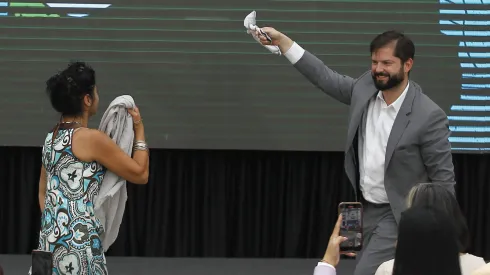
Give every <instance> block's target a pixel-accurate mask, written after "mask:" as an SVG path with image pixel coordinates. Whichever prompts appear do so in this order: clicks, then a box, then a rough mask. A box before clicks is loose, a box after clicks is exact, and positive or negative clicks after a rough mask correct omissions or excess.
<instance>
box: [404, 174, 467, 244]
mask: <svg viewBox="0 0 490 275" xmlns="http://www.w3.org/2000/svg"><path fill="white" fill-rule="evenodd" d="M408 206H409V207H413V206H425V207H430V208H435V207H437V208H440V209H441V210H442V211H444V212H446V213H447V214H448V215H449V216H451V217H452V218H453V222H454V225H455V227H456V234H457V236H458V247H459V252H461V253H464V252H466V250H467V249H468V246H469V243H470V230H469V229H468V224H467V223H466V219H465V217H464V215H463V213H462V212H461V208H460V207H459V203H458V200H457V199H456V196H454V194H453V193H451V192H450V191H449V190H448V189H447V188H445V187H444V186H442V185H440V184H437V183H420V184H418V185H416V186H415V187H414V188H412V190H411V191H410V194H409V195H408Z"/></svg>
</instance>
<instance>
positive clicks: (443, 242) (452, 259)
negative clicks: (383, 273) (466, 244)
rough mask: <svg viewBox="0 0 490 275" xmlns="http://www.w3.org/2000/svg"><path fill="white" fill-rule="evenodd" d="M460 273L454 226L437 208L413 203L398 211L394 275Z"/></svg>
mask: <svg viewBox="0 0 490 275" xmlns="http://www.w3.org/2000/svg"><path fill="white" fill-rule="evenodd" d="M415 274H416V275H434V274H444V275H461V266H460V262H459V249H458V242H457V239H456V229H455V228H454V223H453V222H452V221H451V217H450V216H449V215H448V214H447V213H445V212H444V211H442V210H440V209H438V208H428V207H418V206H417V207H412V208H409V209H407V210H406V211H404V212H403V213H402V215H401V219H400V224H399V226H398V242H397V246H396V252H395V262H394V266H393V275H415Z"/></svg>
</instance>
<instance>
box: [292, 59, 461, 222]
mask: <svg viewBox="0 0 490 275" xmlns="http://www.w3.org/2000/svg"><path fill="white" fill-rule="evenodd" d="M294 67H295V68H296V69H297V70H298V71H299V72H301V73H302V74H303V75H304V76H305V77H306V78H307V79H308V80H309V81H310V82H311V83H313V84H314V85H315V86H317V87H318V88H320V89H321V90H323V91H324V92H325V93H326V94H328V95H330V96H332V97H333V98H335V99H337V100H338V101H340V102H342V103H345V104H347V105H350V108H349V128H348V132H347V143H346V146H345V171H346V173H347V176H348V178H349V180H350V182H351V183H352V185H353V187H354V190H355V192H356V196H357V194H358V193H359V191H358V183H359V182H358V181H359V179H358V171H359V167H358V161H357V158H356V157H357V155H356V154H358V152H357V151H356V149H355V148H356V147H357V144H356V143H357V140H356V138H355V137H356V135H357V132H358V130H359V129H360V127H362V128H364V126H365V124H366V115H367V108H368V104H369V100H370V99H371V98H372V97H373V96H376V94H377V93H378V90H377V89H376V87H375V86H374V82H373V79H372V77H371V73H370V71H368V72H366V73H364V74H363V75H361V76H360V77H359V78H357V79H353V78H351V77H349V76H345V75H341V74H338V73H337V72H335V71H333V70H331V69H330V68H328V67H327V66H325V65H324V64H323V62H322V61H321V60H319V59H318V58H317V57H315V56H314V55H312V54H311V53H309V52H308V51H305V53H304V55H303V57H301V59H300V60H299V61H298V62H297V63H296V64H294ZM449 135H450V131H449V122H448V119H447V116H446V114H445V113H444V111H443V110H442V109H441V108H440V107H439V106H437V104H435V103H434V102H433V101H432V100H431V99H430V98H429V97H427V96H426V95H425V94H424V93H422V89H421V88H420V86H419V85H418V84H417V83H415V82H413V81H410V86H409V89H408V92H407V95H406V97H405V100H404V101H403V104H402V106H401V108H400V111H399V112H398V115H397V117H396V119H395V122H394V124H393V128H392V130H391V133H390V137H389V140H388V144H387V146H386V156H385V176H384V184H385V188H386V192H387V194H388V199H389V200H390V205H391V208H392V211H393V214H394V216H395V219H396V221H397V222H399V221H400V214H401V212H402V211H404V210H405V209H406V197H407V195H408V193H409V191H410V189H411V188H412V187H413V186H414V185H416V184H417V183H420V182H437V183H441V184H443V185H446V186H447V187H448V188H449V189H450V190H451V191H452V192H454V184H455V182H454V166H453V162H452V155H451V144H450V142H449V139H448V138H449Z"/></svg>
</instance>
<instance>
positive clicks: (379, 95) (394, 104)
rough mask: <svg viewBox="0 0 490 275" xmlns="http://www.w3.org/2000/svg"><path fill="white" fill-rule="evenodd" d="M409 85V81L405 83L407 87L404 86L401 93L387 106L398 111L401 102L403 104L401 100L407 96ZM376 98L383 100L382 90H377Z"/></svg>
mask: <svg viewBox="0 0 490 275" xmlns="http://www.w3.org/2000/svg"><path fill="white" fill-rule="evenodd" d="M409 86H410V83H407V87H405V90H403V93H402V94H401V95H400V96H399V97H398V98H397V99H396V100H395V102H393V103H391V105H390V106H388V107H393V108H394V109H395V111H396V112H398V111H399V110H400V108H401V107H402V104H403V101H404V100H405V97H406V96H407V91H408V87H409ZM378 98H379V99H381V100H383V101H384V100H385V99H384V98H383V92H381V91H379V92H378Z"/></svg>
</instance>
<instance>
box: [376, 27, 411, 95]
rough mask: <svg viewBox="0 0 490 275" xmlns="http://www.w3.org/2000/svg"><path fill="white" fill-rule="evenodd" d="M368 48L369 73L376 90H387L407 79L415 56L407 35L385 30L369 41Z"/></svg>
mask: <svg viewBox="0 0 490 275" xmlns="http://www.w3.org/2000/svg"><path fill="white" fill-rule="evenodd" d="M369 49H370V52H371V61H372V63H371V75H372V77H373V80H374V85H375V86H376V88H377V89H378V90H381V91H389V90H390V89H393V88H397V87H399V86H400V84H402V83H405V82H406V81H408V75H409V73H410V71H411V70H412V66H413V59H414V57H415V45H414V44H413V42H412V40H411V39H410V38H409V37H407V36H406V35H404V34H403V33H401V32H398V31H386V32H384V33H382V34H379V35H378V36H376V37H375V38H374V39H373V41H371V45H370V47H369ZM405 80H406V81H405Z"/></svg>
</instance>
